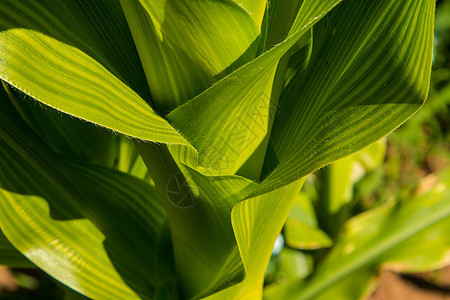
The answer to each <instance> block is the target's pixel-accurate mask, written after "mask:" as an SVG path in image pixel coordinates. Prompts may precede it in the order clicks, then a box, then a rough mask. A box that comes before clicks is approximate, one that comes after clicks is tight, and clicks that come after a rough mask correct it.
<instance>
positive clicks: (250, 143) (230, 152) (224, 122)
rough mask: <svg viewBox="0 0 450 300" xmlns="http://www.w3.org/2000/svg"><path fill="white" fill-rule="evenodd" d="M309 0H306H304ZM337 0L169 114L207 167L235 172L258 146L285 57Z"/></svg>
mask: <svg viewBox="0 0 450 300" xmlns="http://www.w3.org/2000/svg"><path fill="white" fill-rule="evenodd" d="M309 2H311V1H305V2H304V5H307V4H308V3H309ZM337 2H338V1H335V2H333V3H331V4H329V3H326V4H321V5H319V6H318V7H316V10H315V11H314V13H315V14H313V16H311V17H310V19H305V20H303V23H302V24H303V25H302V26H303V27H300V28H299V30H298V31H297V32H296V33H295V34H294V35H292V36H291V37H290V38H289V39H286V40H284V41H283V42H281V43H280V44H278V45H277V46H275V47H273V48H272V49H271V50H269V51H267V52H265V53H264V54H262V55H261V56H259V57H258V58H256V59H254V60H253V61H251V62H250V63H248V64H246V65H244V66H243V67H241V68H239V69H238V70H236V71H234V72H233V73H231V74H230V75H228V76H227V77H225V78H223V79H222V80H220V81H219V82H217V83H216V84H214V85H213V86H212V87H210V88H209V89H207V90H206V91H204V92H203V93H201V94H200V95H198V96H197V97H195V98H194V99H192V100H191V101H189V102H187V103H186V104H184V105H182V106H180V107H178V108H177V109H175V110H174V111H172V112H171V113H170V114H169V115H168V116H167V119H168V120H169V122H170V123H171V124H172V125H173V126H174V127H175V128H177V129H178V130H179V131H180V132H181V134H183V135H184V136H185V137H186V138H187V139H188V140H189V141H190V142H191V143H192V145H193V146H194V147H195V148H196V149H197V150H198V152H199V165H200V166H201V167H204V168H205V169H209V170H212V171H211V172H213V171H214V170H215V171H216V173H218V174H223V175H225V174H234V173H235V172H236V171H237V170H238V169H239V168H240V167H241V166H242V164H243V163H244V162H245V161H246V160H247V159H248V158H249V157H250V156H251V155H252V153H253V152H254V151H255V150H256V149H257V147H258V145H259V144H260V143H261V142H262V141H263V139H264V137H265V136H266V134H267V133H268V130H269V127H270V126H269V124H270V120H271V119H272V120H273V117H274V114H275V112H276V107H274V106H273V104H272V103H271V90H272V83H273V80H274V76H275V73H276V70H277V66H278V63H279V60H280V59H281V58H282V56H283V55H285V54H286V52H287V51H288V50H289V49H290V48H291V47H292V46H293V45H294V44H295V43H296V42H297V41H298V40H299V39H300V38H301V37H302V36H303V34H304V33H305V32H307V30H309V29H310V28H311V26H312V25H313V24H314V23H315V22H317V21H318V20H319V17H320V16H322V15H323V13H324V12H326V11H328V10H329V9H331V8H332V7H333V6H334V5H335V3H337ZM176 150H177V151H174V152H175V154H174V155H175V156H176V157H184V156H185V155H183V154H180V153H179V152H178V151H180V150H183V149H182V148H177V149H176ZM263 154H264V153H263ZM205 172H206V171H205Z"/></svg>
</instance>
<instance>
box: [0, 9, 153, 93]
mask: <svg viewBox="0 0 450 300" xmlns="http://www.w3.org/2000/svg"><path fill="white" fill-rule="evenodd" d="M13 28H16V29H19V28H23V29H32V30H35V31H39V32H41V33H43V34H45V35H47V36H50V37H52V38H54V39H56V40H58V41H60V42H63V43H65V44H67V45H70V46H73V47H75V48H77V49H79V50H81V51H83V52H84V53H86V54H87V55H89V56H90V57H92V58H93V59H95V60H96V61H98V62H99V63H101V64H102V65H103V66H104V67H106V68H107V69H108V71H110V72H111V73H113V74H114V75H115V76H117V77H118V78H120V79H121V80H122V81H124V82H125V83H126V84H127V85H129V86H130V87H131V88H132V89H133V90H134V91H136V93H138V94H139V95H140V96H141V97H143V98H144V99H146V100H149V98H150V93H149V90H148V86H147V83H146V80H145V75H144V71H143V69H142V66H141V64H140V61H139V56H138V53H137V51H136V48H135V46H134V44H133V38H132V36H131V34H130V31H129V29H128V27H127V22H126V19H125V16H124V15H123V12H122V9H121V7H120V4H119V2H118V1H110V0H96V1H91V0H60V1H53V0H42V1H33V0H23V1H16V0H4V1H2V2H1V4H0V30H1V31H6V30H8V29H13ZM17 51H19V52H22V51H25V52H26V49H17ZM41 63H42V64H44V62H41Z"/></svg>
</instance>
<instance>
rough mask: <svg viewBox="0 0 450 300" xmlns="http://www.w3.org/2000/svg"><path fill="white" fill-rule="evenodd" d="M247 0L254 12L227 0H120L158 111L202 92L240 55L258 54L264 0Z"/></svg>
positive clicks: (247, 58)
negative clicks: (257, 47)
mask: <svg viewBox="0 0 450 300" xmlns="http://www.w3.org/2000/svg"><path fill="white" fill-rule="evenodd" d="M246 2H247V3H245V4H244V5H246V6H247V8H249V9H252V10H256V11H247V10H246V9H245V6H244V5H242V4H237V3H235V2H233V1H229V0H227V1H207V0H199V1H186V0H178V1H173V0H140V1H138V0H131V1H124V0H122V1H121V4H122V7H123V10H124V12H125V15H126V17H127V21H128V23H129V26H130V29H131V32H132V33H133V38H134V41H135V43H136V47H137V49H138V51H139V55H140V57H141V61H142V66H143V67H144V70H145V73H146V76H147V80H148V85H149V87H150V90H151V92H152V97H153V100H154V102H155V106H156V108H157V109H158V110H159V111H160V112H163V113H167V112H168V111H170V110H172V109H173V108H175V107H177V106H178V105H180V104H181V103H184V102H186V101H187V100H189V99H191V98H193V97H194V96H195V95H196V94H198V93H200V92H202V91H203V90H204V89H205V88H207V87H208V86H209V85H211V84H212V83H213V82H214V81H215V80H214V77H216V76H219V75H220V74H221V73H222V72H225V70H226V69H227V68H229V67H230V66H231V65H232V64H233V63H234V62H235V61H236V60H238V59H240V60H243V62H244V63H245V62H246V61H248V60H250V59H252V58H253V57H254V55H255V54H256V47H255V46H253V47H251V45H252V44H253V43H254V42H255V41H256V39H257V37H258V35H259V29H260V28H259V27H260V23H261V21H262V18H261V13H262V12H264V7H265V1H261V0H257V1H254V0H251V1H246ZM253 13H255V14H253ZM253 17H256V19H257V21H258V22H259V24H257V23H256V22H255V20H254V19H253ZM180 28H184V29H185V30H180ZM255 45H256V44H255Z"/></svg>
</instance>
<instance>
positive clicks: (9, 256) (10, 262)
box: [0, 230, 35, 268]
mask: <svg viewBox="0 0 450 300" xmlns="http://www.w3.org/2000/svg"><path fill="white" fill-rule="evenodd" d="M0 265H4V266H8V267H13V268H34V267H35V266H34V265H33V264H32V263H31V262H30V261H29V260H28V259H27V258H26V257H25V256H23V254H22V253H20V252H19V250H17V249H16V248H15V247H14V246H13V245H12V244H11V242H10V241H9V240H8V239H7V238H6V236H5V235H4V234H3V232H2V231H1V230H0Z"/></svg>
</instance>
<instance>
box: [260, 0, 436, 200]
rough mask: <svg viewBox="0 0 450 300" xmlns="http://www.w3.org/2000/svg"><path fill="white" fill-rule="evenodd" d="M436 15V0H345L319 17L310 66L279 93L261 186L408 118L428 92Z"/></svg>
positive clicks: (298, 173) (281, 181) (304, 170)
mask: <svg viewBox="0 0 450 300" xmlns="http://www.w3.org/2000/svg"><path fill="white" fill-rule="evenodd" d="M301 12H302V9H301V10H300V13H301ZM433 18H434V1H431V0H421V1H412V0H411V1H401V2H399V1H377V2H373V1H363V2H361V1H345V2H344V3H342V4H341V5H339V6H338V7H336V9H334V10H333V11H332V12H330V13H329V14H328V15H327V16H326V17H325V19H324V20H322V21H321V22H319V24H318V25H317V26H316V28H315V29H314V43H313V50H312V57H311V61H310V62H309V64H308V67H307V68H306V69H305V71H303V72H300V73H299V74H297V76H296V77H295V78H293V79H292V80H291V81H290V83H289V85H288V86H287V88H286V89H285V91H284V92H283V94H282V96H281V99H280V104H279V105H280V107H281V109H282V111H283V112H286V113H285V114H283V115H282V116H280V117H278V118H276V119H275V123H274V126H273V131H272V135H271V137H272V139H271V145H270V148H271V152H270V153H268V155H267V156H266V166H265V168H264V170H263V173H264V174H263V176H267V178H266V179H265V181H264V183H263V184H262V186H261V187H260V188H259V189H258V191H255V194H258V193H263V192H266V191H268V190H272V189H274V188H277V187H280V186H284V185H286V184H287V183H289V182H291V181H292V180H295V179H297V178H300V177H302V176H305V175H306V174H309V173H311V172H312V171H314V170H316V169H318V168H320V167H322V166H324V165H326V164H328V163H330V162H332V161H334V160H336V159H338V158H341V157H343V156H346V155H348V154H351V153H353V152H356V151H357V150H360V149H362V148H363V147H365V146H367V145H368V144H370V143H373V142H374V141H376V140H378V139H380V138H381V137H382V136H384V135H386V134H388V133H389V132H391V131H392V130H393V129H395V128H396V127H397V126H399V125H400V124H401V123H402V122H404V121H405V120H406V119H408V118H409V117H410V116H411V115H412V114H413V113H414V112H415V111H416V110H417V109H418V108H419V107H420V106H421V105H422V103H423V102H424V100H425V98H426V95H427V92H428V84H429V77H430V71H429V70H431V57H432V47H431V45H432V41H433V34H432V33H433ZM343 140H345V143H342V141H343ZM273 161H276V162H279V163H278V165H277V166H276V167H275V168H274V166H273V163H272V162H273Z"/></svg>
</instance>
